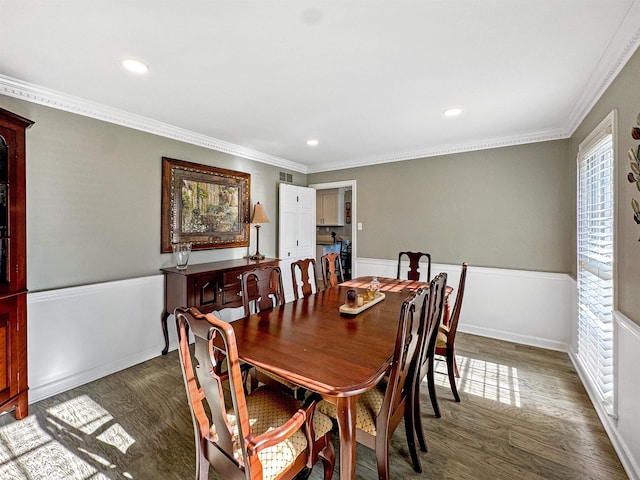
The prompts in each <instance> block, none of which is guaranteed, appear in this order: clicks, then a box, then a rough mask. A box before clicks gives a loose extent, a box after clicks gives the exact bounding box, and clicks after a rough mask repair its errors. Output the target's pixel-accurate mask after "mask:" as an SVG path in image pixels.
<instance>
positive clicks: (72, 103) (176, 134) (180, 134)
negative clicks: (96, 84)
mask: <svg viewBox="0 0 640 480" xmlns="http://www.w3.org/2000/svg"><path fill="white" fill-rule="evenodd" d="M0 94H3V95H7V96H9V97H14V98H19V99H21V100H26V101H27V102H31V103H37V104H40V105H45V106H47V107H51V108H55V109H57V110H64V111H66V112H70V113H75V114H78V115H83V116H85V117H90V118H94V119H96V120H102V121H104V122H109V123H113V124H116V125H120V126H123V127H127V128H132V129H134V130H139V131H141V132H146V133H151V134H153V135H158V136H161V137H166V138H171V139H173V140H178V141H180V142H184V143H190V144H192V145H198V146H200V147H204V148H208V149H211V150H216V151H218V152H222V153H227V154H229V155H235V156H237V157H242V158H246V159H248V160H254V161H256V162H260V163H265V164H268V165H273V166H275V167H279V168H286V169H288V170H293V171H294V172H299V173H307V167H306V165H302V164H300V163H296V162H292V161H290V160H286V159H284V158H280V157H276V156H274V155H269V154H267V153H263V152H259V151H257V150H252V149H250V148H246V147H242V146H240V145H236V144H233V143H229V142H225V141H224V140H219V139H217V138H213V137H209V136H206V135H202V134H199V133H195V132H192V131H190V130H185V129H183V128H179V127H175V126H173V125H169V124H166V123H162V122H158V121H156V120H152V119H150V118H146V117H142V116H140V115H135V114H133V113H129V112H125V111H124V110H119V109H117V108H112V107H108V106H106V105H102V104H99V103H95V102H91V101H88V100H84V99H82V98H77V97H73V96H71V95H66V94H64V93H60V92H57V91H55V90H51V89H48V88H44V87H40V86H38V85H33V84H30V83H27V82H24V81H22V80H18V79H15V78H11V77H7V76H5V75H0Z"/></svg>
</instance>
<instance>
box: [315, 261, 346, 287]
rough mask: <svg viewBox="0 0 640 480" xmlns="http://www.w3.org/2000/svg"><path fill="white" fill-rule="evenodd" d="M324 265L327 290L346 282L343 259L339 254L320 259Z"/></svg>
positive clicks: (323, 276) (323, 271) (323, 275)
mask: <svg viewBox="0 0 640 480" xmlns="http://www.w3.org/2000/svg"><path fill="white" fill-rule="evenodd" d="M320 262H321V263H322V280H323V281H324V286H325V288H329V287H335V286H336V285H338V284H339V283H342V282H344V272H343V271H342V259H341V258H340V254H339V253H327V254H325V255H322V257H320Z"/></svg>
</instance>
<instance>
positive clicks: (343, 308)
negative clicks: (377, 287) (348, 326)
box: [339, 292, 385, 315]
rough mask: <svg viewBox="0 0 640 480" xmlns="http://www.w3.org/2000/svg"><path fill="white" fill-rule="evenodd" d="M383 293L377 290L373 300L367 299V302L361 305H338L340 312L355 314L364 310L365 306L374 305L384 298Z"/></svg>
mask: <svg viewBox="0 0 640 480" xmlns="http://www.w3.org/2000/svg"><path fill="white" fill-rule="evenodd" d="M384 297H385V295H384V293H382V292H378V293H376V296H375V298H374V299H373V300H369V301H368V302H367V303H365V304H363V305H362V306H361V307H353V308H351V307H347V304H346V303H345V304H343V305H340V308H339V310H340V313H344V314H345V315H357V314H359V313H360V312H363V311H365V310H366V309H367V308H369V307H372V306H374V305H375V304H376V303H380V302H381V301H382V300H384Z"/></svg>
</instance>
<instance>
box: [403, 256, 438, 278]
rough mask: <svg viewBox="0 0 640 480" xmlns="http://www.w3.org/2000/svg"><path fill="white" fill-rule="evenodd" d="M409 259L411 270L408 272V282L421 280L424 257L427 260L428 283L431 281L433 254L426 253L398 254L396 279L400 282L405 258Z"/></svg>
mask: <svg viewBox="0 0 640 480" xmlns="http://www.w3.org/2000/svg"><path fill="white" fill-rule="evenodd" d="M405 256H406V257H407V258H408V259H409V270H408V271H407V280H413V281H416V282H417V281H418V280H420V260H421V259H422V257H425V258H426V259H427V276H426V279H427V281H428V280H429V279H431V254H429V253H424V252H400V253H399V254H398V273H397V274H396V278H397V279H398V280H400V267H401V266H402V260H403V257H405Z"/></svg>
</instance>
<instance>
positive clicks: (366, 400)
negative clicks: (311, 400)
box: [316, 381, 386, 435]
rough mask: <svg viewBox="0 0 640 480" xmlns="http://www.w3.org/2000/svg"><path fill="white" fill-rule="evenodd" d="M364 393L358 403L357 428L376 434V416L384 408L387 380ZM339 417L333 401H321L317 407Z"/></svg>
mask: <svg viewBox="0 0 640 480" xmlns="http://www.w3.org/2000/svg"><path fill="white" fill-rule="evenodd" d="M381 383H382V384H381V385H378V386H377V387H375V388H373V389H371V390H369V391H368V392H365V393H363V394H362V396H361V397H360V398H359V399H358V402H357V403H356V428H357V429H359V430H362V431H363V432H366V433H368V434H370V435H375V434H376V418H377V417H378V414H379V413H380V409H381V408H382V402H383V401H384V393H385V387H386V382H384V381H383V382H381ZM317 410H320V411H321V412H322V413H324V414H326V415H329V416H330V417H332V418H337V409H336V406H335V405H334V404H333V403H330V402H327V401H326V400H323V401H321V402H320V403H319V404H318V406H317V407H316V411H317Z"/></svg>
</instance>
